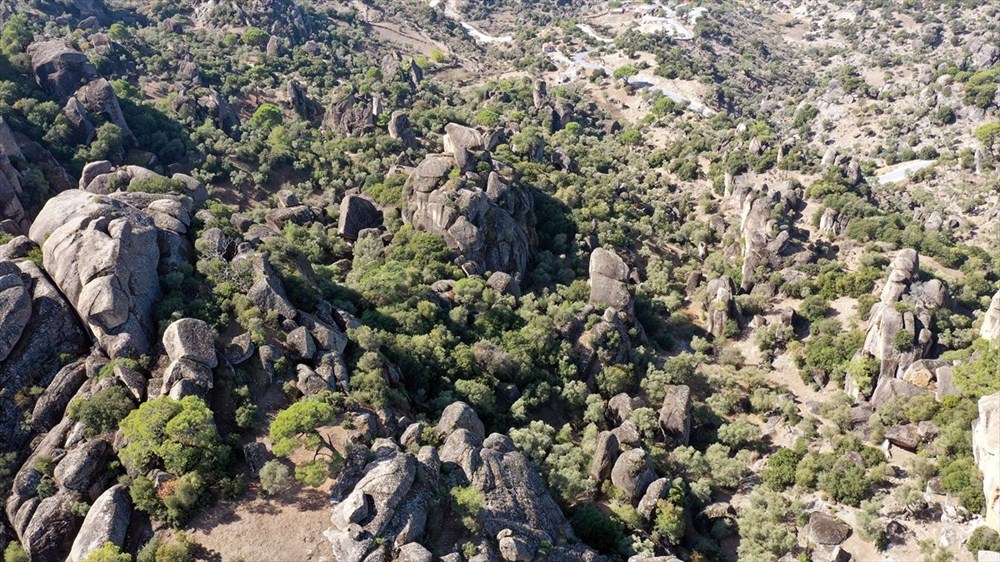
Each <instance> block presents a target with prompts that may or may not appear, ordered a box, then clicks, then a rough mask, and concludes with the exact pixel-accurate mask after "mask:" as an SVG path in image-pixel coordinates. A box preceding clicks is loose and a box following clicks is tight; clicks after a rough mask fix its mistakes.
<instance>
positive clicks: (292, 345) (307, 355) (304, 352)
mask: <svg viewBox="0 0 1000 562" xmlns="http://www.w3.org/2000/svg"><path fill="white" fill-rule="evenodd" d="M285 348H286V349H287V350H288V355H289V356H290V357H292V358H293V359H299V360H302V359H312V357H313V355H316V342H315V341H313V338H312V336H311V335H309V330H307V329H306V328H305V326H299V327H298V328H295V329H294V330H292V331H291V332H288V333H287V334H285Z"/></svg>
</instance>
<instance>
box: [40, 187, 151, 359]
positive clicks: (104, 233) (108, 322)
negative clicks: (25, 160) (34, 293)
mask: <svg viewBox="0 0 1000 562" xmlns="http://www.w3.org/2000/svg"><path fill="white" fill-rule="evenodd" d="M116 195H117V194H116ZM124 195H127V194H124ZM157 234H158V233H157V229H156V227H155V226H154V225H153V221H152V219H151V218H150V217H149V216H148V215H147V214H146V213H144V212H143V211H141V210H140V209H138V208H136V207H134V206H132V205H130V204H128V203H126V202H124V201H123V200H122V199H119V198H116V197H115V196H114V195H112V196H97V195H94V194H91V193H87V192H83V191H78V190H69V191H64V192H63V193H60V194H59V195H57V196H56V197H54V198H52V199H50V200H49V201H48V202H47V203H46V204H45V207H44V208H43V209H42V211H41V212H40V213H39V215H38V218H36V220H35V222H34V224H32V226H31V231H30V232H29V236H30V237H31V239H32V240H34V241H35V242H36V243H37V244H39V245H40V246H41V247H42V255H43V263H44V265H45V269H46V271H47V272H48V273H49V275H50V277H51V278H52V280H53V281H55V283H56V285H58V286H59V289H60V290H61V291H62V293H63V294H64V295H66V297H67V298H68V299H69V301H70V302H71V303H72V304H73V306H74V308H75V309H76V310H77V312H78V313H79V315H80V317H81V318H82V319H83V320H84V322H85V323H86V324H87V326H88V327H89V328H90V330H91V332H92V333H93V334H94V336H95V338H96V339H97V340H98V342H99V343H100V344H101V347H102V348H103V349H104V350H105V351H106V352H107V353H108V355H109V356H110V357H112V358H116V357H123V356H139V355H143V354H146V353H148V352H149V350H150V343H151V336H152V331H153V327H152V308H153V305H154V304H155V303H156V302H157V300H159V297H160V284H159V276H158V273H157V266H158V263H159V258H160V251H159V245H158V243H157Z"/></svg>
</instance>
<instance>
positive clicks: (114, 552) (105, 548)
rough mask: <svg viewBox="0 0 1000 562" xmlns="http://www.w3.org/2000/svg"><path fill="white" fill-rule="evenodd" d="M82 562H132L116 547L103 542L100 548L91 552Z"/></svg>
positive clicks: (130, 558) (127, 554) (127, 555)
mask: <svg viewBox="0 0 1000 562" xmlns="http://www.w3.org/2000/svg"><path fill="white" fill-rule="evenodd" d="M83 562H132V556H131V555H130V554H129V553H127V552H122V549H120V548H118V545H116V544H115V543H113V542H111V541H107V542H105V543H104V544H103V545H102V546H101V548H98V549H97V550H94V551H92V552H91V553H90V554H88V555H87V557H86V558H84V559H83Z"/></svg>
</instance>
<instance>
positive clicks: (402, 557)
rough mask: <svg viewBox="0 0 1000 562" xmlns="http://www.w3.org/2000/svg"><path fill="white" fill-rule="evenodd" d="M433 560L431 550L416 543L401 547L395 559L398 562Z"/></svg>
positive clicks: (426, 561) (429, 561)
mask: <svg viewBox="0 0 1000 562" xmlns="http://www.w3.org/2000/svg"><path fill="white" fill-rule="evenodd" d="M433 559H434V557H433V556H431V553H430V551H429V550H427V549H426V548H424V547H423V545H421V544H419V543H415V542H411V543H407V544H404V545H403V546H401V547H399V553H398V554H396V558H395V560H396V561H397V562H431V560H433Z"/></svg>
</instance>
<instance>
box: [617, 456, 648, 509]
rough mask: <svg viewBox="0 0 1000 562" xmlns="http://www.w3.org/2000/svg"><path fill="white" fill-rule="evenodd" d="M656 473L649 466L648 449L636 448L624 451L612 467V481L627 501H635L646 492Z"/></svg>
mask: <svg viewBox="0 0 1000 562" xmlns="http://www.w3.org/2000/svg"><path fill="white" fill-rule="evenodd" d="M654 480H656V473H655V472H654V471H653V469H652V467H650V466H649V460H648V458H647V456H646V451H644V450H642V449H640V448H635V449H631V450H629V451H625V452H624V453H622V454H621V455H620V456H619V457H618V460H617V461H616V462H615V466H614V468H613V469H611V483H612V484H614V485H615V487H616V488H618V489H619V490H620V491H621V492H622V496H623V498H624V500H625V501H627V502H629V503H633V504H634V503H635V502H636V501H638V500H639V498H641V497H642V495H643V493H645V491H646V488H647V487H649V485H650V484H652V483H653V481H654Z"/></svg>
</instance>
